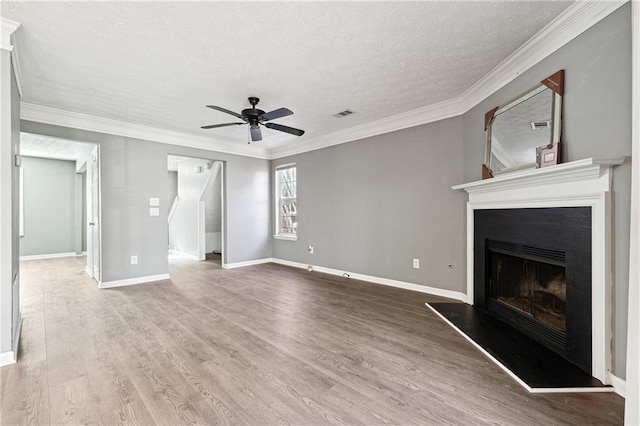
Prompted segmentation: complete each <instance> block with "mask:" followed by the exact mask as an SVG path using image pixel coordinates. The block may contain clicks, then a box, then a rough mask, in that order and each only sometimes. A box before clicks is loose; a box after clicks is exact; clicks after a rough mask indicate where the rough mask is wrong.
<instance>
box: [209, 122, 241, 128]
mask: <svg viewBox="0 0 640 426" xmlns="http://www.w3.org/2000/svg"><path fill="white" fill-rule="evenodd" d="M237 124H245V123H223V124H210V125H208V126H202V127H200V128H201V129H215V128H216V127H226V126H235V125H237Z"/></svg>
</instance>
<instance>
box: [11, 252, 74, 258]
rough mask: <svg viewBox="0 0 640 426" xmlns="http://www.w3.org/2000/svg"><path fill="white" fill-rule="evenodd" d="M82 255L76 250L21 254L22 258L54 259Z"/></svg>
mask: <svg viewBox="0 0 640 426" xmlns="http://www.w3.org/2000/svg"><path fill="white" fill-rule="evenodd" d="M76 256H82V255H81V254H77V253H76V252H75V251H73V252H69V253H51V254H34V255H31V256H20V260H37V259H54V258H56V257H76Z"/></svg>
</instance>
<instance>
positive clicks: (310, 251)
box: [307, 244, 313, 254]
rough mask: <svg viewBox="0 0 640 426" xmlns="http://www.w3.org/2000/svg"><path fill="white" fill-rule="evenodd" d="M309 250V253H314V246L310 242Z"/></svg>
mask: <svg viewBox="0 0 640 426" xmlns="http://www.w3.org/2000/svg"><path fill="white" fill-rule="evenodd" d="M307 250H309V254H313V246H312V245H311V244H309V247H308V248H307Z"/></svg>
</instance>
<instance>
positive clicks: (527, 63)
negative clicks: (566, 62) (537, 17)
mask: <svg viewBox="0 0 640 426" xmlns="http://www.w3.org/2000/svg"><path fill="white" fill-rule="evenodd" d="M626 2H627V0H624V1H619V0H615V1H576V2H575V3H573V4H572V5H571V6H569V7H568V8H567V9H565V10H564V11H563V12H562V13H561V14H560V15H558V16H557V17H556V18H555V19H554V20H553V21H551V22H550V23H549V24H547V26H545V27H544V28H542V29H541V30H540V31H538V33H537V34H536V35H534V36H533V37H531V38H530V39H529V40H527V41H526V42H525V43H524V44H523V45H522V46H520V47H519V48H518V49H517V50H516V51H515V52H513V53H512V54H511V55H509V56H508V57H507V58H506V59H505V60H504V61H502V62H501V63H500V64H498V66H497V67H495V68H494V69H493V70H491V71H489V73H488V74H487V75H486V76H484V77H483V78H481V79H480V80H479V81H478V82H477V83H475V84H474V85H473V86H471V87H470V88H469V89H467V90H466V91H465V92H464V93H463V94H462V96H461V97H462V99H463V103H464V104H465V107H464V111H463V113H464V112H467V111H469V110H470V109H471V108H473V107H474V106H476V105H478V104H479V103H480V102H482V101H483V100H484V99H486V98H487V97H489V96H490V95H492V94H493V93H495V92H496V91H498V90H499V89H501V88H502V87H504V86H506V85H507V84H508V83H510V82H511V81H513V80H514V79H515V78H516V77H518V76H519V75H520V74H522V73H524V72H525V71H527V70H528V69H530V68H532V67H533V66H534V65H536V64H538V63H539V62H540V61H542V60H543V59H545V58H546V57H547V56H549V55H551V54H552V53H554V52H555V51H556V50H558V49H560V48H561V47H562V46H564V45H565V44H567V43H569V42H570V41H571V40H573V39H574V38H576V37H577V36H579V35H580V34H582V33H583V32H585V31H586V30H588V29H589V28H591V27H592V26H593V25H595V24H597V23H598V22H600V21H601V20H602V19H604V18H606V17H607V16H609V15H610V14H611V13H613V12H614V11H615V10H617V9H618V8H619V7H620V6H622V5H623V4H625V3H626Z"/></svg>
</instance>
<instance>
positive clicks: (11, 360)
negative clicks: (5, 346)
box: [0, 351, 17, 367]
mask: <svg viewBox="0 0 640 426" xmlns="http://www.w3.org/2000/svg"><path fill="white" fill-rule="evenodd" d="M16 359H17V357H16V353H15V352H13V351H9V352H2V353H0V367H4V366H5V365H10V364H15V363H16Z"/></svg>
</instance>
